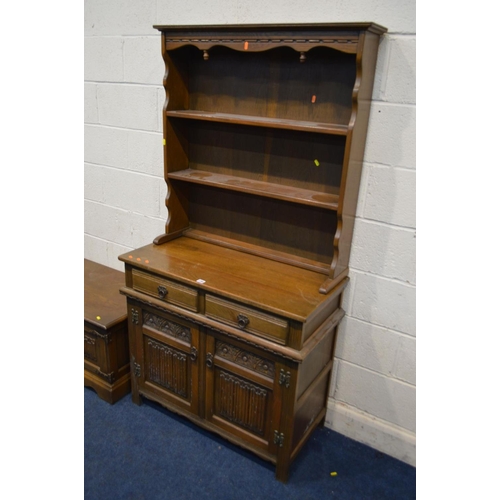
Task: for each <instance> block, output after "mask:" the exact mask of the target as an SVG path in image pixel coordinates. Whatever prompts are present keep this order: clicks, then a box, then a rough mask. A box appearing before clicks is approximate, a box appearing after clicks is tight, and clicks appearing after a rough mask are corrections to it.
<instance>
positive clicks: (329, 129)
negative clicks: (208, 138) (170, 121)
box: [166, 109, 348, 136]
mask: <svg viewBox="0 0 500 500" xmlns="http://www.w3.org/2000/svg"><path fill="white" fill-rule="evenodd" d="M166 113H167V116H168V117H171V118H185V119H189V120H201V121H209V122H218V123H231V124H240V125H251V126H254V127H267V128H277V129H283V130H301V131H304V132H316V133H322V134H331V135H341V136H345V135H347V131H348V127H347V125H339V124H335V123H317V122H310V121H302V120H286V119H282V118H267V117H261V116H251V115H239V114H232V113H212V112H207V111H198V110H192V109H186V110H170V111H167V112H166Z"/></svg>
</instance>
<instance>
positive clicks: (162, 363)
mask: <svg viewBox="0 0 500 500" xmlns="http://www.w3.org/2000/svg"><path fill="white" fill-rule="evenodd" d="M141 313H142V314H141V316H142V317H141V318H140V323H141V325H142V327H141V328H140V329H139V338H138V340H137V343H136V348H137V359H140V362H139V365H140V369H139V376H137V372H136V378H137V382H138V387H139V392H140V393H143V394H144V395H146V396H147V395H148V394H149V395H152V396H154V397H155V399H159V400H164V401H166V402H170V403H173V404H175V405H177V406H178V407H181V408H183V409H184V410H188V411H189V412H192V413H196V414H197V413H198V385H199V384H198V373H199V370H198V350H199V331H198V327H197V326H196V325H194V324H192V323H189V322H187V321H183V320H180V319H177V318H175V317H173V316H170V315H169V314H167V313H163V312H158V311H156V310H153V309H151V310H150V309H148V308H143V309H142V310H141Z"/></svg>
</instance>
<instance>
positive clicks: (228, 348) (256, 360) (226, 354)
mask: <svg viewBox="0 0 500 500" xmlns="http://www.w3.org/2000/svg"><path fill="white" fill-rule="evenodd" d="M215 354H216V356H219V357H221V358H224V359H227V360H228V361H232V362H233V363H236V364H237V365H241V366H244V367H245V368H248V369H249V370H252V371H254V372H257V373H260V374H261V375H264V376H265V377H268V378H270V379H271V380H273V379H274V363H273V362H271V361H268V360H267V359H264V358H261V357H260V356H257V355H256V354H252V353H250V352H248V351H244V350H243V349H240V348H238V347H235V346H234V345H231V344H226V343H225V342H220V341H217V343H216V347H215Z"/></svg>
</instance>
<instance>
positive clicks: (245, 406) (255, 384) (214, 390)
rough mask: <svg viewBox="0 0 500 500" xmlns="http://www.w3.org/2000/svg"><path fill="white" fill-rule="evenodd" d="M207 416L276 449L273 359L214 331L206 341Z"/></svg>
mask: <svg viewBox="0 0 500 500" xmlns="http://www.w3.org/2000/svg"><path fill="white" fill-rule="evenodd" d="M205 364H206V378H205V381H206V399H205V405H206V407H205V417H206V419H207V420H208V421H210V422H211V423H212V424H214V425H217V426H218V427H220V428H221V429H224V430H225V431H228V432H230V433H231V434H233V435H234V436H237V437H239V438H241V439H243V440H244V441H246V442H248V443H251V444H253V445H254V446H257V447H259V448H262V449H264V450H266V451H270V452H274V451H275V445H274V443H273V436H274V434H273V432H274V429H273V422H274V421H276V422H279V408H278V406H279V405H278V404H276V403H277V401H275V397H274V393H275V388H274V386H275V368H274V362H273V361H272V360H270V359H267V358H265V357H264V356H261V355H260V354H256V353H255V352H250V351H249V350H247V349H246V348H245V347H242V346H239V345H236V344H235V343H233V342H232V341H231V342H227V341H226V340H222V339H219V338H215V337H213V336H211V335H207V341H206V359H205Z"/></svg>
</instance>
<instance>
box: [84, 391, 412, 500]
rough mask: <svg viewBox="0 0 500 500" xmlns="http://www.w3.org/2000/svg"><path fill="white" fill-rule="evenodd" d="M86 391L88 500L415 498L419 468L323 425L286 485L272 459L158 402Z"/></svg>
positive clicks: (294, 464)
mask: <svg viewBox="0 0 500 500" xmlns="http://www.w3.org/2000/svg"><path fill="white" fill-rule="evenodd" d="M84 391H85V499H86V500H122V499H123V500H125V499H127V500H170V499H172V500H183V499H196V500H205V499H210V500H235V499H237V500H274V499H276V500H278V499H279V500H295V499H297V500H299V499H300V500H309V499H311V500H312V499H314V500H321V499H327V498H335V499H342V500H344V499H345V500H361V499H367V500H368V499H370V500H372V499H373V500H384V499H395V500H406V499H413V498H416V469H415V468H414V467H411V466H409V465H407V464H405V463H403V462H401V461H399V460H396V459H394V458H392V457H389V456H387V455H385V454H383V453H380V452H378V451H376V450H374V449H372V448H369V447H367V446H364V445H362V444H360V443H357V442H356V441H353V440H351V439H348V438H346V437H344V436H342V435H340V434H338V433H336V432H334V431H332V430H329V429H326V428H320V429H317V430H316V431H315V432H314V434H313V436H312V437H311V439H310V440H309V441H308V443H307V444H306V445H305V446H304V448H303V449H302V451H301V453H299V455H298V457H297V459H296V460H295V461H294V462H293V464H292V466H291V470H290V478H289V482H288V483H287V484H282V483H280V482H278V481H276V480H275V478H274V466H273V465H272V464H270V463H268V462H265V461H263V460H261V459H259V458H258V457H256V456H254V455H253V454H252V453H250V452H247V451H245V450H243V449H241V448H239V447H237V446H234V445H232V444H230V443H228V442H227V441H225V440H223V439H222V438H220V437H218V436H217V435H214V434H212V433H209V432H206V431H204V430H202V429H199V428H198V427H196V426H195V425H193V424H191V423H190V422H189V421H188V420H186V419H184V418H182V417H179V416H177V415H175V414H173V413H171V412H169V411H168V410H166V409H164V408H163V407H161V406H160V405H157V404H156V403H153V402H149V401H147V400H144V401H145V402H144V404H143V405H142V406H137V405H134V404H133V403H132V400H131V399H130V396H126V397H125V398H123V399H122V400H120V401H118V402H117V403H115V404H114V405H109V404H108V403H106V402H104V401H102V400H101V399H99V397H98V396H97V394H96V393H95V392H94V391H93V390H92V389H88V388H85V389H84ZM331 472H337V475H336V476H331V475H330V473H331Z"/></svg>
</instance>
